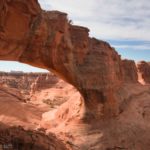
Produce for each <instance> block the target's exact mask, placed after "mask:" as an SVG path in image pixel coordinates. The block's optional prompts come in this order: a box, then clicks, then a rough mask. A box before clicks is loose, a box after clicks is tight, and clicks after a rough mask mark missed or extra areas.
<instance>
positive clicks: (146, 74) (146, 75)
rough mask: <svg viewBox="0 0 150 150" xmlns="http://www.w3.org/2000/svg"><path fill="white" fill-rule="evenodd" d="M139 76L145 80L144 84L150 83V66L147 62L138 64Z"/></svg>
mask: <svg viewBox="0 0 150 150" xmlns="http://www.w3.org/2000/svg"><path fill="white" fill-rule="evenodd" d="M137 68H138V73H139V76H141V78H142V79H143V82H144V83H148V84H149V83H150V64H149V63H148V62H145V61H141V62H138V63H137Z"/></svg>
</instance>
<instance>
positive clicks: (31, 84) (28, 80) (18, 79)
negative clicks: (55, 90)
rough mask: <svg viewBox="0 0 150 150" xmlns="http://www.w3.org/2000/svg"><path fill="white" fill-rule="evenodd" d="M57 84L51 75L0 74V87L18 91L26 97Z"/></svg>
mask: <svg viewBox="0 0 150 150" xmlns="http://www.w3.org/2000/svg"><path fill="white" fill-rule="evenodd" d="M57 82H58V78H57V77H56V76H55V75H53V74H52V73H23V72H16V71H12V72H0V84H1V86H2V87H8V88H13V89H19V90H20V92H21V93H22V94H23V95H27V96H30V95H31V94H32V93H34V92H36V91H41V90H44V89H47V88H51V87H53V86H54V85H55V84H56V83H57ZM10 91H11V90H10Z"/></svg>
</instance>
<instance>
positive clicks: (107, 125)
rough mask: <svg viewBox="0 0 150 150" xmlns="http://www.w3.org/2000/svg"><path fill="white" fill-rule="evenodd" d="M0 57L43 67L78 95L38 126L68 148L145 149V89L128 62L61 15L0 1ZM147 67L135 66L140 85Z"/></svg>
mask: <svg viewBox="0 0 150 150" xmlns="http://www.w3.org/2000/svg"><path fill="white" fill-rule="evenodd" d="M0 59H1V60H13V61H19V62H23V63H27V64H30V65H33V66H37V67H41V68H44V69H47V70H49V71H51V72H53V73H55V74H56V75H57V76H58V77H60V78H61V79H63V80H65V81H67V82H68V83H70V84H71V85H73V86H74V87H75V88H76V89H77V90H78V91H79V92H80V94H79V93H77V91H76V90H74V89H73V90H72V91H71V96H68V97H67V99H68V100H67V101H66V102H65V103H63V104H62V105H61V106H60V107H57V108H56V109H52V110H49V111H47V112H45V113H44V114H43V115H42V120H41V122H40V125H39V127H40V128H45V130H46V133H48V132H53V133H54V134H55V135H56V136H57V137H59V138H61V139H62V140H63V142H64V143H65V144H66V145H69V146H70V147H71V149H73V150H76V149H78V150H120V149H125V150H126V149H127V150H149V149H150V143H149V141H150V124H149V123H150V118H149V116H150V111H149V108H150V101H149V99H150V92H149V91H150V85H149V84H146V85H142V84H140V83H139V82H138V80H137V72H136V71H137V69H136V65H135V63H134V62H133V61H130V60H121V57H120V55H118V53H117V52H116V51H115V49H114V48H112V47H111V46H110V45H109V44H108V43H107V42H104V41H101V40H97V39H95V38H91V37H89V29H87V28H85V27H81V26H75V25H71V24H70V21H69V20H68V18H67V14H66V13H62V12H59V11H44V10H42V9H41V8H40V5H39V4H38V1H37V0H30V1H26V0H9V1H8V0H0ZM142 64H143V63H142ZM147 66H149V65H148V64H144V69H141V68H143V67H138V72H142V73H141V74H142V76H141V78H142V79H143V81H144V82H146V83H148V82H149V80H148V78H149V77H148V76H149V67H147ZM42 80H43V78H42V77H40V78H39V79H38V82H36V83H37V84H35V86H33V87H35V88H33V89H36V86H37V87H40V86H39V83H41V81H42ZM44 82H45V81H44ZM67 88H68V89H69V88H71V87H67ZM67 88H66V89H67ZM35 91H36V90H35ZM35 91H34V90H33V91H32V93H36V92H35ZM37 94H38V93H37ZM41 95H42V93H41ZM60 95H61V94H60ZM68 95H69V94H68ZM34 97H35V98H36V95H34V96H33V98H34ZM38 97H40V96H38ZM41 97H43V96H41ZM45 102H46V103H49V101H47V100H45ZM32 104H33V103H32Z"/></svg>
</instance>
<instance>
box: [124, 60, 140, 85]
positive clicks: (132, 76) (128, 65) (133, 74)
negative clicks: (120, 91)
mask: <svg viewBox="0 0 150 150" xmlns="http://www.w3.org/2000/svg"><path fill="white" fill-rule="evenodd" d="M122 70H123V80H124V82H128V83H132V82H133V83H137V82H138V74H137V68H136V64H135V62H134V61H133V60H126V59H125V60H122Z"/></svg>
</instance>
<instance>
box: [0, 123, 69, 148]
mask: <svg viewBox="0 0 150 150" xmlns="http://www.w3.org/2000/svg"><path fill="white" fill-rule="evenodd" d="M0 148H1V149H19V150H21V149H23V150H29V149H32V150H48V149H49V150H66V149H68V148H67V147H66V146H65V145H64V144H63V143H62V142H61V141H60V140H59V139H57V138H56V137H55V135H53V134H49V135H45V133H42V132H38V131H31V130H24V129H23V128H22V127H8V126H6V125H3V124H0Z"/></svg>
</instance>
